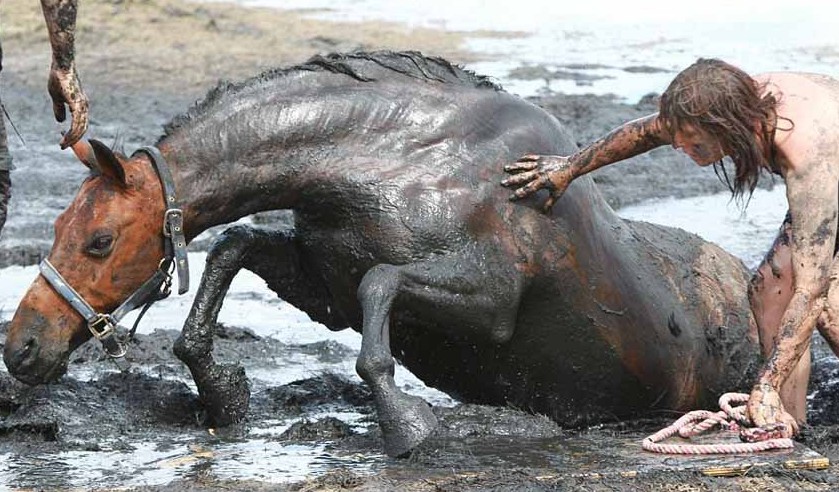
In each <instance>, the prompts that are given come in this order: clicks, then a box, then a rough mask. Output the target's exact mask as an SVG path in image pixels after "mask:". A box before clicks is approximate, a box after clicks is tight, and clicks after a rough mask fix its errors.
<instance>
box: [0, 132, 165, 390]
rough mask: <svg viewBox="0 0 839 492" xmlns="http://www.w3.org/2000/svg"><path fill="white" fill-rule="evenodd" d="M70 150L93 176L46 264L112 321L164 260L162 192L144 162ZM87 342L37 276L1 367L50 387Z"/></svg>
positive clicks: (82, 326)
mask: <svg viewBox="0 0 839 492" xmlns="http://www.w3.org/2000/svg"><path fill="white" fill-rule="evenodd" d="M73 150H74V151H75V152H76V155H77V156H78V157H79V159H80V160H81V161H82V162H83V163H85V164H86V165H87V166H88V167H89V168H90V169H91V171H92V173H91V176H90V177H88V178H87V179H86V180H85V181H84V182H83V183H82V185H81V187H80V188H79V191H78V193H77V195H76V197H75V199H74V200H73V202H72V203H71V204H70V206H69V207H68V208H67V209H66V210H65V211H64V212H63V213H62V214H61V215H60V216H59V217H58V219H56V221H55V242H54V243H53V246H52V250H51V251H50V254H49V257H48V260H49V262H50V263H51V264H52V265H53V266H54V267H55V270H56V271H57V272H60V275H61V276H62V277H63V281H64V282H65V283H66V284H67V285H69V286H70V287H72V288H73V289H75V291H76V292H77V293H78V294H79V296H80V297H81V298H82V299H84V300H85V301H87V303H88V304H89V305H90V306H91V307H92V308H93V309H94V310H96V312H100V313H102V312H104V313H110V312H111V311H112V310H114V309H115V308H116V307H117V306H119V305H120V303H122V302H123V301H124V300H125V299H126V298H128V297H129V296H130V295H131V293H132V292H134V291H135V290H136V289H138V287H140V286H141V285H143V284H144V282H145V281H146V280H147V279H148V278H149V277H150V276H152V274H154V272H155V270H156V269H157V268H158V265H159V263H160V261H161V258H162V257H163V254H164V251H163V241H162V240H161V237H162V223H163V218H162V217H163V210H164V205H163V198H162V197H163V194H162V191H161V185H160V181H159V180H158V178H157V175H156V173H155V171H154V169H153V168H152V167H151V166H149V165H147V160H146V159H143V158H132V159H127V158H126V157H124V156H122V155H121V154H119V153H115V152H113V151H112V150H111V149H110V148H108V147H107V146H106V145H104V144H102V143H100V142H98V141H96V140H91V141H90V143H87V142H81V143H79V144H77V145H76V146H74V149H73ZM90 337H91V332H90V331H89V329H88V324H87V322H86V320H85V319H84V318H83V317H82V316H81V315H80V314H79V313H78V312H77V311H76V310H74V309H73V308H72V307H71V305H70V303H69V302H68V301H67V300H66V299H65V298H63V297H61V296H60V295H58V293H57V291H56V290H55V289H54V287H53V286H52V285H50V283H48V282H47V280H46V279H45V277H44V276H43V275H40V276H38V278H37V279H36V280H35V281H34V282H33V283H32V285H31V286H30V287H29V290H28V291H27V292H26V295H25V296H24V297H23V300H22V301H21V303H20V305H19V306H18V308H17V311H16V312H15V315H14V318H13V319H12V322H11V324H10V325H9V329H8V334H7V337H6V346H5V350H4V353H3V356H4V360H5V362H6V367H8V369H9V372H10V373H11V374H12V375H13V376H15V377H16V378H18V379H20V380H21V381H24V382H26V383H29V384H38V383H45V382H49V381H52V380H55V379H57V378H58V377H60V376H61V375H62V374H64V372H65V371H66V369H67V361H68V358H69V356H70V353H71V352H72V351H73V350H74V349H76V347H78V346H79V345H81V344H82V343H83V342H85V341H86V340H88V339H89V338H90Z"/></svg>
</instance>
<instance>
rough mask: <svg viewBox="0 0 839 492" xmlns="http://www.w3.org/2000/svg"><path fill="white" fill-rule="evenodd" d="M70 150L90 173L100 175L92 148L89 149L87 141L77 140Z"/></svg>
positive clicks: (100, 171)
mask: <svg viewBox="0 0 839 492" xmlns="http://www.w3.org/2000/svg"><path fill="white" fill-rule="evenodd" d="M71 148H72V149H73V153H74V154H76V158H78V159H79V160H80V161H82V164H84V165H85V166H87V167H88V168H89V169H90V170H91V171H93V172H95V173H97V174H102V170H101V169H99V163H97V162H96V155H94V153H93V147H91V145H90V143H88V141H87V140H78V141H77V142H76V143H74V144H73V146H72V147H71Z"/></svg>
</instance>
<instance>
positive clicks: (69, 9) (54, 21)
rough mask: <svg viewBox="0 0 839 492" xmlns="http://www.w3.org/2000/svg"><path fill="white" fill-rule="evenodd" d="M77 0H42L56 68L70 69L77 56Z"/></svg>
mask: <svg viewBox="0 0 839 492" xmlns="http://www.w3.org/2000/svg"><path fill="white" fill-rule="evenodd" d="M77 3H78V2H77V0H41V8H42V9H43V11H44V19H45V20H46V23H47V30H48V31H49V33H50V44H51V45H52V52H53V63H54V64H55V68H58V69H60V70H65V71H69V70H70V69H71V68H72V67H73V60H74V56H75V51H74V47H75V37H76V12H77V10H78V8H77Z"/></svg>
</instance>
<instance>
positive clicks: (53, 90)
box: [41, 0, 88, 149]
mask: <svg viewBox="0 0 839 492" xmlns="http://www.w3.org/2000/svg"><path fill="white" fill-rule="evenodd" d="M41 9H42V10H43V12H44V20H45V21H46V24H47V32H48V33H49V38H50V46H51V47H52V64H51V66H50V75H49V81H48V83H47V90H48V91H49V94H50V97H51V98H52V103H53V104H52V109H53V113H54V114H55V119H56V120H57V121H59V122H62V121H64V120H65V118H66V117H67V112H66V109H65V107H64V105H65V104H66V105H67V106H68V107H69V108H70V113H71V114H72V121H71V125H70V131H68V132H67V133H65V134H64V137H63V138H62V139H61V148H62V149H66V148H67V147H69V146H71V145H73V144H74V143H76V142H77V141H78V140H79V139H80V138H81V137H82V135H84V133H85V132H86V131H87V119H88V116H87V112H88V101H87V96H86V95H85V93H84V91H83V90H82V86H81V83H80V82H79V77H78V74H77V73H76V62H75V40H76V39H75V38H76V10H77V0H41Z"/></svg>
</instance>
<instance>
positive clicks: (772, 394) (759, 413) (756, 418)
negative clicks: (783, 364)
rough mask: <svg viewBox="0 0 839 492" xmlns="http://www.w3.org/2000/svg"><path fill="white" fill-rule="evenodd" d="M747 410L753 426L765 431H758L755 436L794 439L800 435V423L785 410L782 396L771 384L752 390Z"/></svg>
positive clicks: (759, 385) (758, 386)
mask: <svg viewBox="0 0 839 492" xmlns="http://www.w3.org/2000/svg"><path fill="white" fill-rule="evenodd" d="M746 410H747V411H748V414H749V418H750V419H751V421H752V424H754V425H755V426H757V427H759V428H761V429H763V430H764V431H765V432H763V433H762V432H761V431H757V432H756V433H754V434H755V435H761V434H768V435H769V437H793V436H794V435H796V434H798V422H796V421H795V418H793V416H792V415H790V414H789V413H787V411H786V410H784V405H783V403H781V395H779V394H778V392H777V391H776V390H775V388H773V387H772V386H771V385H769V384H758V385H757V386H755V387H754V388H753V389H752V393H751V395H749V401H748V403H746ZM760 439H763V437H761V438H760Z"/></svg>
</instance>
